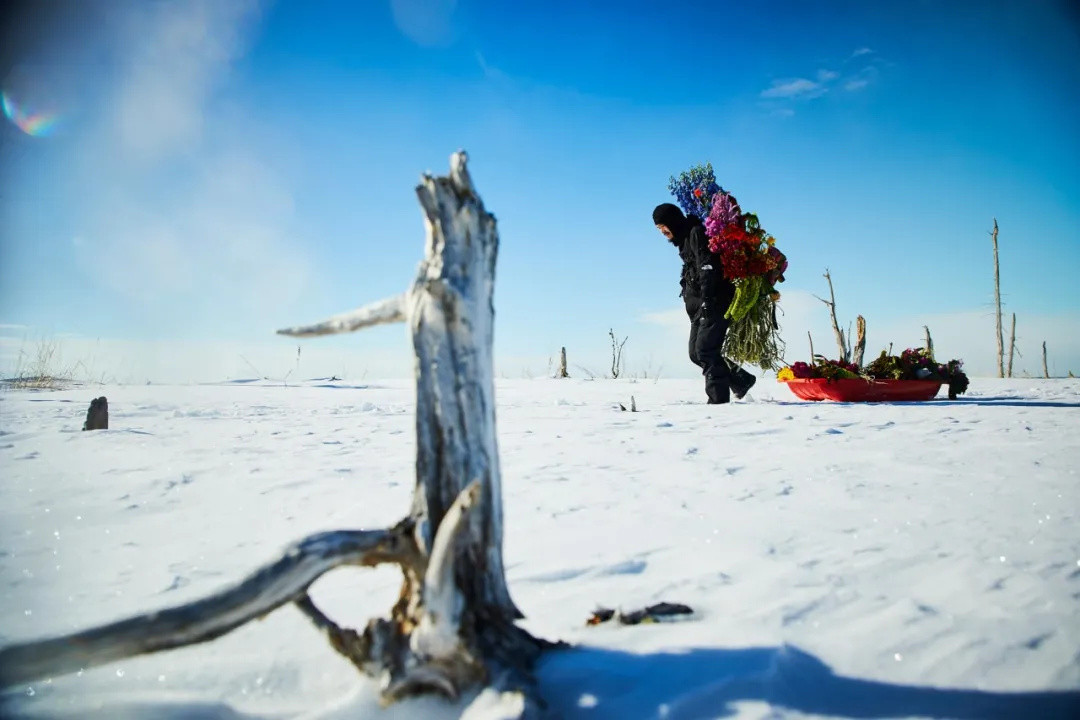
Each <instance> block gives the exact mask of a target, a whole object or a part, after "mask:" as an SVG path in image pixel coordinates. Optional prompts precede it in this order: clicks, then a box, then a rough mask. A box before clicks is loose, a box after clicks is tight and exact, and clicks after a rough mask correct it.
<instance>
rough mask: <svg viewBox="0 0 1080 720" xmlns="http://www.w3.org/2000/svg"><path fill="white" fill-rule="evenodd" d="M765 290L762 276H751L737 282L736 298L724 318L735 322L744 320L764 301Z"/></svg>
mask: <svg viewBox="0 0 1080 720" xmlns="http://www.w3.org/2000/svg"><path fill="white" fill-rule="evenodd" d="M765 289H766V288H765V278H764V277H762V276H761V275H751V276H750V277H748V278H743V279H742V280H740V281H739V282H737V283H736V284H735V298H734V299H733V300H732V301H731V305H729V306H728V309H727V312H725V313H724V317H725V318H728V319H729V320H732V321H734V322H738V321H739V320H742V319H743V317H745V316H746V314H747V313H748V312H750V310H751V309H753V307H754V306H755V305H757V304H758V303H760V302H761V301H762V295H763V294H764V290H765Z"/></svg>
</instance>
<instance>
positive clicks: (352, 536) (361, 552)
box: [0, 152, 553, 720]
mask: <svg viewBox="0 0 1080 720" xmlns="http://www.w3.org/2000/svg"><path fill="white" fill-rule="evenodd" d="M465 164H466V156H465V153H464V152H458V153H455V154H454V155H453V156H452V157H451V159H450V174H449V176H448V177H432V176H430V175H425V176H424V177H423V178H422V179H421V183H420V185H419V186H418V187H417V189H416V192H417V196H418V197H419V199H420V205H421V207H422V208H423V212H424V219H425V224H426V226H427V240H426V243H425V256H424V259H423V261H422V262H421V263H420V268H419V272H418V273H417V277H416V280H415V282H414V283H413V285H412V287H411V288H410V289H409V290H408V292H406V293H405V295H403V296H401V297H396V298H391V299H389V300H384V301H382V302H379V303H375V304H372V305H368V306H365V307H363V308H361V309H359V310H356V311H354V312H351V313H345V314H343V315H338V316H335V317H333V318H330V319H329V320H327V321H325V322H322V323H316V324H314V325H307V326H300V327H296V328H291V329H287V330H282V331H279V332H281V333H282V334H286V335H300V336H308V335H326V334H332V333H339V332H349V331H351V330H356V329H360V328H364V327H370V326H372V325H376V324H380V323H386V322H401V321H405V322H407V323H408V326H409V330H410V332H411V335H412V341H413V348H414V350H415V353H416V366H415V370H416V432H417V437H416V447H417V455H416V487H415V490H414V493H413V502H412V508H411V512H410V514H409V516H408V517H406V518H405V519H404V520H402V521H401V522H399V523H398V524H397V525H395V526H394V527H393V528H392V529H390V530H383V531H377V532H367V533H365V532H341V533H329V534H323V535H319V536H314V538H311V539H308V540H305V541H303V542H302V543H300V544H299V545H297V546H294V547H293V548H292V549H291V550H290V551H289V552H288V553H286V556H285V557H284V558H282V559H280V560H278V561H277V562H275V563H273V564H271V565H268V566H266V567H264V568H263V569H261V570H259V571H258V572H256V573H255V574H254V575H252V576H251V577H249V578H248V579H247V580H245V581H244V582H242V583H241V584H240V585H238V586H237V587H235V588H232V589H230V590H226V591H224V592H221V593H218V594H217V595H213V596H211V597H209V598H207V599H205V600H200V601H197V602H193V603H190V604H188V605H185V606H182V607H179V608H173V609H171V610H166V611H164V612H160V613H154V614H150V615H145V616H140V617H137V618H131V619H129V620H124V621H121V622H119V623H114V624H112V625H109V626H105V627H102V628H97V629H95V630H90V631H87V632H84V633H79V634H77V635H72V636H69V637H67V638H58V639H56V640H47V641H44V642H40V643H29V644H25V645H19V646H14V647H9V648H7V649H4V650H0V673H3V674H2V675H0V678H2V679H3V681H4V683H5V684H9V683H13V682H22V681H25V680H29V679H32V678H37V677H43V676H49V675H53V674H59V673H62V672H68V671H70V670H73V669H77V668H79V667H90V666H92V665H96V664H101V663H105V662H110V661H112V660H117V659H120V658H123V657H129V656H132V655H137V654H140V653H146V652H155V651H157V650H165V649H169V648H174V647H180V646H183V645H190V644H194V643H197V642H203V641H205V640H210V639H213V638H215V637H218V636H220V635H222V634H224V633H226V632H229V631H230V630H232V629H235V628H236V627H239V626H240V625H242V624H243V623H245V622H247V621H249V620H251V619H254V618H256V617H260V616H262V615H264V614H265V613H267V612H270V611H271V610H273V609H275V608H276V607H279V606H280V605H282V604H285V603H289V602H292V603H294V604H295V605H296V607H297V608H299V609H300V610H301V612H303V613H304V615H305V616H307V617H308V619H310V620H311V622H312V623H313V625H314V626H315V628H316V629H317V630H318V631H319V632H321V633H323V634H324V635H325V636H326V637H327V639H328V641H329V642H330V644H331V646H332V647H333V648H334V650H336V651H337V652H339V653H341V654H342V655H344V656H345V657H347V658H348V659H349V660H350V661H351V662H352V663H353V664H354V665H355V666H356V667H357V668H358V669H360V670H361V671H362V672H364V673H366V674H368V675H371V676H372V677H374V678H376V679H378V680H379V683H380V687H381V691H382V697H383V700H384V701H387V702H391V701H394V700H397V699H400V698H403V697H406V696H410V695H415V694H421V693H435V694H439V695H442V696H445V697H449V698H455V697H459V696H460V695H461V693H462V692H464V691H466V690H468V689H469V688H470V687H472V686H475V685H477V684H484V685H487V689H485V690H484V691H483V692H481V693H480V695H479V696H478V697H477V699H476V701H475V702H474V710H478V709H479V708H481V707H482V708H486V709H491V708H495V707H497V708H498V709H499V710H500V713H501V714H499V715H498V717H500V718H505V719H507V720H509V718H512V717H533V716H535V715H538V714H539V712H540V710H541V708H542V707H543V702H542V700H541V698H540V695H539V690H538V687H537V685H536V681H535V679H534V676H533V666H534V664H535V662H536V660H537V658H538V657H539V655H540V653H541V652H542V651H543V650H545V649H547V648H550V647H553V645H552V644H551V643H547V642H545V641H542V640H538V639H536V638H534V637H532V636H531V635H529V634H528V633H527V632H525V631H524V630H522V629H521V628H519V627H518V626H517V625H515V621H516V620H518V619H519V618H521V617H522V615H521V613H520V611H519V610H518V609H517V607H516V606H515V605H514V603H513V601H512V600H511V599H510V593H509V590H508V589H507V586H506V576H505V572H504V568H503V558H502V547H503V527H502V519H503V516H502V483H501V476H500V469H499V454H498V446H497V444H496V434H495V397H494V396H495V392H494V379H493V372H492V340H493V337H492V331H493V326H494V317H495V312H494V307H493V305H492V294H493V290H494V285H495V260H496V256H497V254H498V245H499V237H498V232H497V230H496V226H495V218H494V217H493V216H492V215H491V214H489V213H488V212H487V211H486V210H485V209H484V205H483V202H481V200H480V197H479V195H477V193H476V189H475V188H474V187H473V184H472V180H471V179H470V177H469V174H468V171H467V170H466V167H465ZM377 562H394V563H397V564H398V565H399V566H400V567H401V569H402V573H403V575H404V581H403V584H402V588H401V594H400V596H399V599H398V601H397V603H396V604H395V605H394V606H393V608H391V609H390V614H389V617H387V618H375V619H372V620H370V621H369V622H368V624H367V626H366V627H365V628H364V630H363V631H361V632H357V631H355V630H351V629H348V628H342V627H340V626H338V625H337V624H336V623H335V622H334V621H333V620H332V619H331V618H329V617H327V616H326V615H325V614H323V613H322V611H320V610H319V609H318V608H317V607H316V606H315V604H314V602H313V601H312V600H311V598H310V597H309V596H308V595H307V589H308V587H309V586H310V585H311V583H312V582H314V581H315V579H316V578H318V577H319V575H321V574H322V573H324V572H326V571H327V570H329V569H331V568H333V567H336V566H337V565H342V564H356V565H373V564H375V563H377ZM9 671H10V673H11V674H10V675H8V672H9ZM511 710H512V712H511ZM469 712H470V710H469V709H466V714H468V713H469Z"/></svg>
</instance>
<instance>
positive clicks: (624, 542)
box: [0, 379, 1080, 720]
mask: <svg viewBox="0 0 1080 720" xmlns="http://www.w3.org/2000/svg"><path fill="white" fill-rule="evenodd" d="M101 394H103V395H107V396H108V398H109V407H110V419H111V429H110V430H108V431H101V432H86V433H84V432H80V428H81V424H82V421H83V419H84V417H85V412H86V408H87V405H88V404H89V401H90V400H91V399H92V398H93V397H95V396H96V395H101ZM631 395H634V396H635V398H636V401H637V406H638V408H639V410H640V412H637V413H630V412H622V411H620V410H619V408H618V403H619V402H620V401H621V402H622V403H624V404H626V405H627V406H629V401H630V396H631ZM413 396H414V394H413V389H412V385H411V383H407V382H386V383H372V384H370V385H363V386H356V385H350V384H349V383H345V382H333V383H330V382H317V381H313V382H309V383H307V384H305V385H302V386H290V387H287V388H286V387H282V386H280V385H270V384H266V383H261V382H252V383H230V384H222V385H212V386H122V387H106V388H98V387H78V388H74V389H71V390H66V391H60V392H26V391H5V392H3V393H0V598H2V604H0V644H7V643H10V642H16V641H24V640H29V639H32V638H40V637H43V636H48V635H54V634H59V633H65V632H69V631H73V630H77V629H83V628H85V627H87V626H91V625H94V624H99V623H103V622H107V621H110V620H114V619H118V618H121V617H123V616H126V615H128V614H133V613H137V612H140V611H146V610H151V609H154V608H161V607H166V606H169V605H173V604H177V603H181V602H185V601H189V600H192V599H195V598H198V597H200V596H202V595H205V594H207V593H208V592H211V591H213V590H216V589H218V588H219V587H221V586H222V585H224V584H227V583H231V582H233V581H235V580H237V579H239V578H241V577H242V576H243V575H245V574H246V573H247V572H248V571H249V570H251V569H253V568H254V567H255V566H256V565H258V564H260V563H262V562H265V561H267V560H269V559H271V558H273V557H274V556H275V555H276V554H277V552H278V551H279V550H280V548H281V547H282V546H283V545H285V544H286V543H288V542H290V541H292V540H296V539H299V538H301V537H303V536H304V535H306V534H309V533H312V532H316V531H319V530H328V529H337V528H375V527H384V526H387V525H390V524H392V523H393V522H395V521H396V520H398V519H399V518H400V517H402V516H403V515H404V514H405V512H406V511H407V508H408V505H409V500H410V494H411V490H412V483H413V467H412V466H413V453H414V437H413V410H414V405H413V400H414V397H413ZM702 397H703V394H702V391H701V388H700V382H698V381H682V380H661V381H659V382H653V381H643V382H636V383H635V382H630V381H622V380H620V381H593V382H589V381H580V380H569V381H554V380H532V381H526V380H522V381H499V382H498V383H497V398H498V426H499V440H500V449H501V457H502V467H503V478H504V488H505V497H504V502H505V514H506V547H505V552H506V561H507V566H508V569H507V573H508V576H509V580H510V587H511V591H512V592H513V594H514V598H515V600H516V601H517V603H518V605H519V606H520V607H521V608H522V609H523V610H524V611H525V613H526V614H527V615H528V619H527V620H526V621H525V622H524V624H525V625H526V627H527V628H528V629H529V630H530V631H532V632H534V633H535V634H538V635H541V636H544V637H547V638H551V639H562V640H565V641H568V642H570V643H573V644H574V645H575V646H576V648H575V649H572V650H568V651H561V652H558V653H552V654H549V655H548V656H547V657H546V658H545V659H544V660H543V662H542V664H541V666H540V668H539V676H540V681H541V685H542V687H543V690H544V692H545V694H546V696H547V697H548V698H549V699H550V700H551V702H552V705H553V710H555V711H556V713H557V714H559V715H561V716H562V717H566V718H653V717H657V718H659V717H664V718H712V717H728V716H738V717H754V718H760V717H770V718H774V717H819V716H825V717H880V716H890V717H896V716H930V717H972V718H975V717H979V718H981V717H1016V718H1022V717H1032V718H1043V717H1068V716H1080V693H1078V691H1080V475H1078V474H1077V465H1078V461H1080V381H1076V380H1007V381H1002V380H989V379H975V380H974V381H973V383H972V387H971V390H970V391H969V393H968V395H966V396H963V397H962V398H961V399H960V400H958V401H955V402H950V401H947V400H937V401H934V402H932V403H920V404H906V405H905V404H880V405H842V404H816V403H805V402H800V401H797V400H796V399H795V398H794V396H792V395H791V394H790V393H789V392H788V391H787V389H786V388H785V387H784V386H782V385H776V384H775V383H773V382H772V381H769V380H763V381H761V382H759V385H758V387H757V388H755V389H754V391H753V393H752V397H751V399H750V400H749V401H748V402H738V403H735V404H733V405H731V406H724V407H718V408H717V407H709V406H706V405H703V404H700V401H701V399H702ZM397 589H398V577H397V575H396V573H395V571H393V570H392V569H378V570H340V571H337V572H334V573H331V574H329V575H327V576H326V577H325V578H323V579H322V580H320V581H319V582H318V583H317V584H316V585H315V587H314V591H313V596H314V598H315V600H316V602H317V603H318V604H319V605H320V606H321V607H322V608H323V609H324V610H326V611H327V612H328V614H330V615H331V616H332V617H334V618H335V619H336V620H338V622H339V623H342V624H347V625H348V624H351V625H353V626H361V625H363V623H364V622H365V621H366V619H367V618H369V617H371V616H375V615H380V614H384V613H385V612H386V611H387V610H388V608H389V607H390V605H391V604H392V602H393V600H394V598H395V597H396V593H397ZM660 600H666V601H671V602H681V603H686V604H689V605H690V606H692V607H693V608H694V609H695V610H696V614H695V616H694V617H693V618H692V619H690V620H686V621H683V622H678V623H665V624H659V625H642V626H634V627H627V626H614V625H610V624H609V625H601V626H597V627H586V626H585V620H586V618H587V617H588V615H589V614H590V612H591V611H592V610H593V609H594V608H595V607H596V606H597V605H606V606H620V607H623V608H626V609H634V608H637V607H641V606H643V605H646V604H650V603H653V602H656V601H660ZM3 699H4V702H5V705H4V710H5V711H6V712H7V713H9V714H13V715H15V716H19V717H26V718H42V717H56V718H65V719H74V718H101V719H104V718H127V717H138V718H143V717H146V718H197V719H201V720H210V719H219V718H220V719H225V718H252V717H257V718H305V719H306V720H315V719H318V720H344V719H345V718H367V717H379V718H388V719H394V720H403V719H406V718H408V719H413V718H429V717H430V718H449V717H456V716H457V714H459V713H460V712H461V707H462V706H449V705H447V704H444V703H442V702H439V701H436V700H422V701H416V702H409V703H405V704H402V705H398V706H395V707H392V708H389V709H387V710H385V711H384V710H381V709H379V707H378V703H377V701H376V700H375V693H374V690H373V686H372V685H371V684H370V683H369V681H367V680H364V679H361V678H360V677H359V676H358V675H357V674H356V672H355V670H354V669H353V668H352V667H351V666H350V665H349V664H348V663H346V662H345V661H344V660H342V659H341V658H339V657H338V656H337V655H336V654H335V653H334V652H333V651H332V650H330V648H329V647H328V646H327V645H326V643H325V642H324V641H323V640H322V639H321V637H320V636H319V635H318V634H317V633H316V632H315V630H314V629H313V628H312V627H311V626H310V624H309V623H308V622H307V621H306V620H305V619H304V618H303V617H302V616H301V615H300V614H299V613H298V612H297V611H296V610H295V609H293V608H291V607H286V608H282V609H281V610H278V611H277V612H275V613H272V614H271V615H270V616H268V617H267V618H265V619H264V620H262V621H261V622H257V623H252V624H250V625H248V626H246V627H244V628H241V629H240V630H238V631H236V632H234V633H232V634H230V635H228V636H226V637H224V638H222V639H220V640H217V641H215V642H213V643H209V644H206V645H202V646H197V647H193V648H186V649H182V650H177V651H173V652H167V653H161V654H158V655H153V656H148V657H144V658H139V659H134V660H129V661H124V662H119V663H116V664H114V665H109V666H105V667H102V668H97V669H94V670H88V671H85V672H83V673H81V674H78V675H71V676H66V677H56V678H52V679H51V680H46V681H42V682H37V683H33V684H32V685H28V686H24V687H17V688H13V689H9V690H8V691H7V692H6V693H5V694H4V695H3ZM1073 713H1075V714H1076V715H1072V714H1073Z"/></svg>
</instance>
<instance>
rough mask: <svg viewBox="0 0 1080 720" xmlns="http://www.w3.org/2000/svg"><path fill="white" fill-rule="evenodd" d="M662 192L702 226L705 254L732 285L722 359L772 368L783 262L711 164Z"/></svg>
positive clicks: (778, 350)
mask: <svg viewBox="0 0 1080 720" xmlns="http://www.w3.org/2000/svg"><path fill="white" fill-rule="evenodd" d="M668 189H669V190H670V191H671V194H672V195H674V196H675V199H676V201H677V202H678V203H679V206H680V207H682V209H683V212H685V213H686V214H687V215H691V214H692V215H697V216H698V217H699V218H702V219H703V220H704V223H705V234H706V235H707V236H708V238H709V250H711V251H712V252H713V253H714V254H715V255H717V256H719V259H720V264H721V266H722V267H723V272H724V277H726V278H727V279H728V280H730V281H732V283H733V284H734V285H735V298H734V300H732V302H731V305H730V306H729V307H728V309H727V312H726V313H725V314H724V317H725V318H727V319H729V320H731V326H730V327H729V329H728V336H727V340H726V341H725V343H724V354H725V355H727V356H728V357H729V358H731V359H732V360H734V361H736V362H740V363H743V362H746V363H754V364H756V365H759V366H760V367H762V368H763V369H766V370H768V369H775V368H776V367H777V364H778V362H779V359H780V355H781V354H782V350H783V341H782V340H781V339H780V336H779V329H780V328H779V326H778V325H777V323H776V308H775V303H776V302H777V301H778V300H779V299H780V293H779V292H777V291H776V287H775V286H776V284H777V283H780V282H783V280H784V271H785V270H786V269H787V258H786V257H785V256H784V253H782V252H780V250H779V249H778V248H777V247H776V239H775V238H774V237H773V236H772V235H770V234H769V233H767V232H765V230H764V229H763V228H762V227H761V224H760V222H759V221H758V218H757V215H754V214H753V213H744V212H743V211H742V209H741V208H740V207H739V203H738V201H737V200H736V199H735V196H734V195H732V194H731V193H729V192H727V191H725V190H724V189H723V188H722V187H720V186H719V185H718V184H717V182H716V176H715V175H714V173H713V168H712V163H706V164H705V165H696V166H694V167H692V168H690V169H689V170H688V171H686V172H684V173H682V174H681V175H679V176H678V177H677V178H676V177H672V178H671V180H670V182H669V183H668Z"/></svg>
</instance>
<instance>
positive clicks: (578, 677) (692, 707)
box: [537, 645, 1080, 720]
mask: <svg viewBox="0 0 1080 720" xmlns="http://www.w3.org/2000/svg"><path fill="white" fill-rule="evenodd" d="M537 674H538V677H539V682H540V688H541V693H542V695H543V696H544V697H545V698H547V699H548V700H549V701H550V702H551V708H550V710H552V711H553V715H554V716H555V717H559V718H565V719H566V720H572V719H574V718H620V719H626V720H631V719H634V718H641V719H644V718H665V719H666V720H676V719H679V720H691V719H702V720H704V719H705V718H717V717H725V716H730V715H734V714H736V713H737V711H738V708H737V707H736V706H735V705H734V703H737V702H741V701H757V702H765V703H769V704H770V705H772V706H774V707H779V708H785V709H788V710H792V711H796V712H799V713H812V714H821V715H828V716H830V717H840V718H883V717H908V716H919V717H931V718H959V719H965V720H966V719H969V718H970V719H972V720H974V719H976V718H978V720H989V719H992V718H1002V719H1004V718H1010V719H1012V718H1020V717H1030V718H1036V717H1037V718H1042V719H1050V718H1062V720H1064V719H1065V718H1076V717H1080V692H1076V691H1061V692H1049V691H1048V692H1016V693H1011V692H988V691H982V690H959V689H948V688H935V687H920V686H914V685H894V684H890V683H885V682H876V681H872V680H860V679H858V678H850V677H843V676H840V675H836V674H834V673H833V672H832V670H830V669H829V667H828V666H826V665H825V664H824V663H823V662H821V661H820V660H818V659H817V658H815V657H814V656H812V655H810V654H808V653H805V652H803V651H802V650H799V649H798V648H795V647H792V646H789V645H788V646H782V647H779V648H746V649H741V650H722V649H691V650H687V651H685V652H670V653H653V654H644V655H637V654H633V653H627V652H620V651H616V650H606V649H601V648H590V647H577V648H571V649H567V650H561V651H553V652H550V653H548V654H546V655H545V656H544V657H543V659H542V660H541V661H540V665H539V667H538V673H537Z"/></svg>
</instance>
